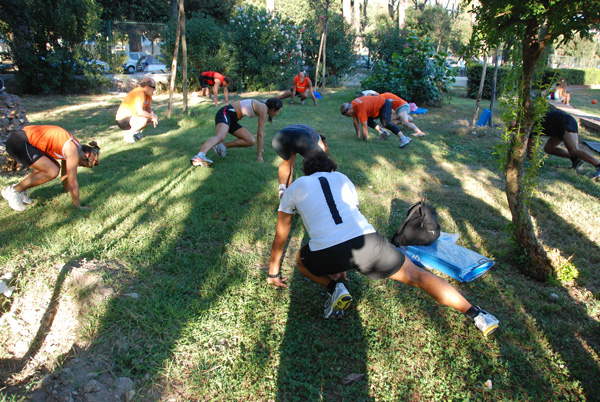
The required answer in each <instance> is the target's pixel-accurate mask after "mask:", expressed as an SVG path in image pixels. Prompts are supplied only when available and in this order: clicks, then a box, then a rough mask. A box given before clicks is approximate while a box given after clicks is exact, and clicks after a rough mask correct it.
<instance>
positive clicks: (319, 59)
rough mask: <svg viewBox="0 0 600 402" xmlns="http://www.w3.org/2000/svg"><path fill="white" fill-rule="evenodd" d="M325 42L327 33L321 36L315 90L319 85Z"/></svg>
mask: <svg viewBox="0 0 600 402" xmlns="http://www.w3.org/2000/svg"><path fill="white" fill-rule="evenodd" d="M323 40H325V32H323V34H321V45H320V46H319V56H318V57H317V69H316V70H315V88H316V87H318V85H319V64H321V54H322V53H323Z"/></svg>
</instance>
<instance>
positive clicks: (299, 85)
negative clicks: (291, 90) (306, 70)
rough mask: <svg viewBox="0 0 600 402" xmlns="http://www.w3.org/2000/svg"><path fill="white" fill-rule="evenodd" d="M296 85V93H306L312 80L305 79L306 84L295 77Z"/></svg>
mask: <svg viewBox="0 0 600 402" xmlns="http://www.w3.org/2000/svg"><path fill="white" fill-rule="evenodd" d="M294 83H295V84H296V92H304V91H306V88H308V84H309V83H310V78H308V77H304V82H300V78H299V77H298V76H295V77H294Z"/></svg>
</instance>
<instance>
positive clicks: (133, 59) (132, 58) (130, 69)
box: [123, 52, 148, 74]
mask: <svg viewBox="0 0 600 402" xmlns="http://www.w3.org/2000/svg"><path fill="white" fill-rule="evenodd" d="M128 56H129V58H128V59H127V62H125V64H123V71H124V72H125V73H129V74H133V73H135V72H136V67H137V65H138V62H139V61H140V58H142V57H144V56H148V55H147V54H146V53H144V52H129V54H128Z"/></svg>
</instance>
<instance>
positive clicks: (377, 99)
mask: <svg viewBox="0 0 600 402" xmlns="http://www.w3.org/2000/svg"><path fill="white" fill-rule="evenodd" d="M340 112H341V113H342V114H343V115H344V116H346V117H352V120H353V123H354V129H355V130H356V136H357V137H360V136H361V134H362V137H363V141H366V140H367V136H368V129H367V125H368V126H369V127H371V128H373V129H376V127H377V124H376V123H375V119H377V118H379V121H380V122H381V125H382V126H383V127H385V128H387V129H388V130H390V131H391V132H392V133H394V134H396V135H397V136H398V138H399V139H400V148H404V147H405V146H407V145H408V144H410V142H411V141H412V140H411V139H410V138H408V137H406V136H405V135H404V134H402V132H401V131H400V129H399V128H398V126H396V125H395V124H393V123H392V122H391V115H392V102H391V101H390V100H388V99H385V98H382V97H381V96H361V97H360V98H356V99H354V100H353V101H352V102H351V103H344V104H342V106H341V107H340ZM386 138H387V137H384V138H382V139H386Z"/></svg>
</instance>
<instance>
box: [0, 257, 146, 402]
mask: <svg viewBox="0 0 600 402" xmlns="http://www.w3.org/2000/svg"><path fill="white" fill-rule="evenodd" d="M121 268H122V267H121V266H120V264H119V263H118V262H98V261H86V260H82V261H77V262H70V263H67V264H63V265H61V266H53V267H51V269H49V270H48V272H47V273H46V274H45V275H43V278H41V279H40V278H39V277H40V276H41V275H36V279H31V280H26V279H25V277H26V275H25V274H24V273H23V272H21V273H19V272H10V273H6V272H3V274H4V275H5V276H6V274H8V276H10V277H11V278H13V279H12V282H11V285H15V284H16V285H17V290H16V291H15V293H14V294H13V296H12V298H11V299H10V300H9V303H4V304H3V307H4V308H3V314H2V317H0V373H1V374H0V387H4V389H3V390H2V392H3V393H5V394H7V395H13V396H16V397H22V398H24V400H30V401H40V402H41V401H50V402H54V401H73V402H77V401H87V402H109V401H111V402H113V401H130V400H133V398H134V397H135V395H136V391H135V385H136V384H135V383H134V381H132V380H131V379H129V378H127V377H117V376H116V375H115V374H114V373H113V371H112V363H111V360H110V358H108V357H106V356H105V355H103V353H102V351H99V350H98V348H95V349H94V352H93V353H89V354H88V353H87V350H88V349H89V346H90V345H89V341H88V340H87V339H89V338H90V336H89V334H87V336H86V333H85V332H86V331H93V329H90V328H89V326H86V324H89V321H88V320H89V317H90V315H91V313H94V312H95V313H100V314H101V313H102V312H103V310H104V309H105V308H106V306H107V305H108V302H109V301H110V300H111V299H113V298H114V297H118V295H117V292H116V290H115V286H113V284H115V283H116V281H117V280H118V279H117V278H118V272H119V270H120V269H121ZM28 269H36V268H35V267H33V268H31V267H29V268H28ZM38 269H42V268H38ZM19 287H21V289H19ZM0 297H4V296H1V295H0ZM123 297H131V296H127V295H125V296H123ZM59 367H60V368H59ZM0 389H1V388H0Z"/></svg>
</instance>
